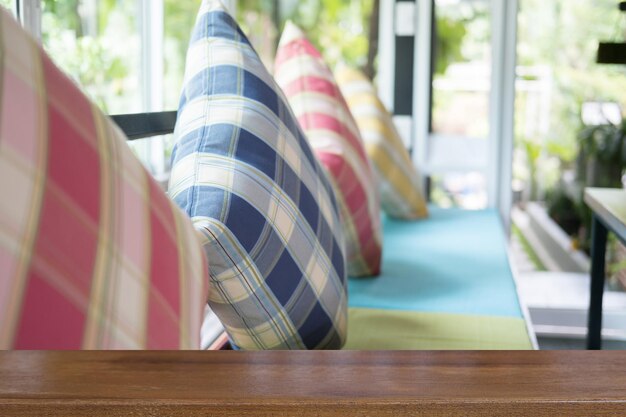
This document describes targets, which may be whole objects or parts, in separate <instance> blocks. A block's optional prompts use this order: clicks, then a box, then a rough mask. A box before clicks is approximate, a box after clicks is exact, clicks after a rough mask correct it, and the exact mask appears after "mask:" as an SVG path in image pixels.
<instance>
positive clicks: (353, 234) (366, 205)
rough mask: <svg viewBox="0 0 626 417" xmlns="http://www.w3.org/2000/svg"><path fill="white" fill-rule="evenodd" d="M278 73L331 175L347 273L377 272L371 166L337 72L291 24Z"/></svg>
mask: <svg viewBox="0 0 626 417" xmlns="http://www.w3.org/2000/svg"><path fill="white" fill-rule="evenodd" d="M275 71H276V74H275V77H276V81H277V82H278V84H279V85H280V87H281V88H282V89H283V91H284V92H285V94H286V96H287V99H288V100H289V104H290V105H291V107H292V109H293V111H294V112H295V114H296V116H297V118H298V121H299V122H300V125H301V126H302V128H303V130H304V131H305V133H306V135H307V137H308V139H309V141H310V143H311V146H312V147H313V149H314V151H315V153H316V154H317V156H318V158H319V159H320V160H321V162H322V164H323V165H324V166H325V167H326V168H327V170H328V172H330V176H331V177H332V180H333V184H334V186H335V190H336V192H337V200H338V201H339V205H340V206H341V215H342V223H343V226H344V232H345V236H346V245H347V248H346V253H347V258H348V259H347V261H348V262H347V266H348V274H349V275H350V276H367V275H377V274H378V273H379V272H380V261H381V251H382V245H381V226H380V204H379V197H378V191H377V186H376V181H375V177H374V174H373V171H372V167H371V165H370V162H369V159H368V157H367V154H366V153H365V148H364V145H363V141H362V140H361V137H360V134H359V130H358V127H357V125H356V122H355V121H354V119H353V118H352V115H351V114H350V110H349V108H348V106H347V104H346V102H345V100H344V98H343V96H342V95H341V92H340V90H339V88H338V86H337V83H336V82H335V79H334V78H333V74H332V71H331V70H330V69H329V68H328V66H327V65H326V63H325V62H324V60H323V58H322V56H321V55H320V53H319V52H318V51H317V50H316V49H315V47H314V46H313V45H312V44H311V43H310V42H309V41H308V40H307V39H306V37H305V36H304V34H303V33H302V31H301V30H300V29H299V28H298V27H297V26H295V25H294V24H293V23H291V22H289V23H287V26H286V27H285V30H284V32H283V35H282V38H281V40H280V44H279V47H278V52H277V56H276V70H275Z"/></svg>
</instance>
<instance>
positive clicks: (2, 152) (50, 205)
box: [0, 10, 207, 349]
mask: <svg viewBox="0 0 626 417" xmlns="http://www.w3.org/2000/svg"><path fill="white" fill-rule="evenodd" d="M0 195H1V196H2V198H0V348H1V349H80V348H84V349H118V348H119V349H141V348H150V349H177V348H197V347H199V341H200V326H201V323H202V313H203V307H204V304H205V302H206V291H207V284H206V281H207V265H206V261H205V257H204V253H203V251H202V247H201V245H200V239H199V236H198V234H197V232H196V231H195V230H194V228H193V226H192V224H191V222H190V221H189V219H188V218H187V217H186V216H185V214H184V213H182V212H181V211H180V209H179V208H178V207H176V206H175V205H174V204H173V203H172V202H171V201H170V200H169V199H168V198H167V196H166V195H165V193H164V192H163V191H162V190H161V189H159V187H158V185H157V184H156V183H155V182H154V181H153V180H152V178H151V176H150V174H149V173H148V172H146V171H145V170H144V169H143V167H142V165H141V163H140V162H139V161H138V160H137V159H136V158H135V156H134V155H133V154H132V152H131V150H130V149H129V148H128V145H127V144H126V143H125V138H124V135H123V133H122V132H120V131H119V130H118V128H117V127H116V126H115V125H114V124H113V122H112V121H110V120H109V119H108V118H107V117H106V116H104V115H103V114H102V113H101V112H100V111H99V110H98V109H97V108H96V107H95V105H94V104H92V103H91V102H90V101H89V100H88V99H87V98H86V97H85V96H84V95H83V94H82V93H81V92H80V90H79V89H78V88H77V87H76V86H75V85H74V84H73V82H72V81H70V80H69V78H67V77H65V76H64V75H63V74H62V73H61V72H60V71H59V70H58V69H57V67H55V65H54V64H53V63H52V62H51V60H50V59H49V58H48V57H47V56H46V54H45V53H44V52H43V51H42V50H41V49H40V48H39V47H38V46H37V45H36V43H35V41H34V40H33V39H32V38H31V37H30V36H29V35H28V34H26V32H25V31H23V30H22V29H21V28H20V27H19V26H18V24H17V22H15V20H14V19H13V18H12V17H11V16H10V15H9V14H8V13H7V12H6V11H4V10H1V11H0Z"/></svg>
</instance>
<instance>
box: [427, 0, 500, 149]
mask: <svg viewBox="0 0 626 417" xmlns="http://www.w3.org/2000/svg"><path fill="white" fill-rule="evenodd" d="M489 10H490V2H489V1H488V0H476V1H464V0H436V1H435V15H436V19H435V32H436V35H435V36H436V44H435V54H436V55H435V68H434V69H435V74H434V79H433V132H435V133H438V134H444V135H454V136H469V137H476V138H487V136H488V135H489V94H490V90H491V16H490V12H489Z"/></svg>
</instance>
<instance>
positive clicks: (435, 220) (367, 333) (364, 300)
mask: <svg viewBox="0 0 626 417" xmlns="http://www.w3.org/2000/svg"><path fill="white" fill-rule="evenodd" d="M383 228H384V243H383V245H384V248H385V249H384V252H383V270H382V274H381V275H380V276H379V277H377V278H375V279H364V278H359V279H350V281H349V305H350V312H349V321H348V329H349V330H348V342H347V344H346V348H348V349H423V348H426V349H474V348H476V349H530V348H532V343H531V339H530V336H529V335H528V332H527V329H526V326H525V321H524V318H523V313H522V309H521V306H520V303H519V300H518V297H517V291H516V286H515V281H514V279H513V275H512V272H511V269H510V266H509V263H508V257H507V252H506V245H507V243H506V239H505V236H504V233H503V231H502V226H501V224H500V220H499V217H498V214H497V212H496V211H495V210H483V211H465V210H458V209H441V208H435V207H431V208H430V218H429V219H428V220H424V221H418V222H404V221H399V220H393V219H391V218H389V217H384V218H383Z"/></svg>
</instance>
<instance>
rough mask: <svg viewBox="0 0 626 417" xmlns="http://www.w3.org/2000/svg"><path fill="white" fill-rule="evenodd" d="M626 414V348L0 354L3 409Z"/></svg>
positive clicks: (92, 413) (23, 412)
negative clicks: (539, 350)
mask: <svg viewBox="0 0 626 417" xmlns="http://www.w3.org/2000/svg"><path fill="white" fill-rule="evenodd" d="M422 413H423V414H426V415H446V416H455V415H458V416H461V415H463V416H473V415H480V416H482V415H485V416H486V415H489V416H492V415H503V414H506V415H533V416H540V415H546V416H548V415H549V416H554V415H557V414H558V415H568V416H577V415H590V414H591V413H593V414H596V415H625V414H626V352H584V351H542V352H536V351H535V352H532V351H524V352H497V351H485V352H462V351H457V352H455V351H437V352H428V351H421V352H415V351H412V352H410V351H402V352H399V351H398V352H389V351H334V352H234V351H218V352H199V351H196V352H51V351H50V352H43V351H42V352H17V351H16V352H0V415H2V416H15V415H19V416H25V415H28V416H35V415H37V416H39V415H41V416H43V415H46V416H49V415H62V416H76V415H89V416H129V415H132V416H153V415H171V416H193V415H202V416H213V415H215V416H241V415H256V416H270V415H281V416H308V415H311V416H313V415H315V416H339V415H341V416H357V415H358V416H365V415H373V416H394V417H397V416H409V415H411V416H415V415H420V414H422Z"/></svg>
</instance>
